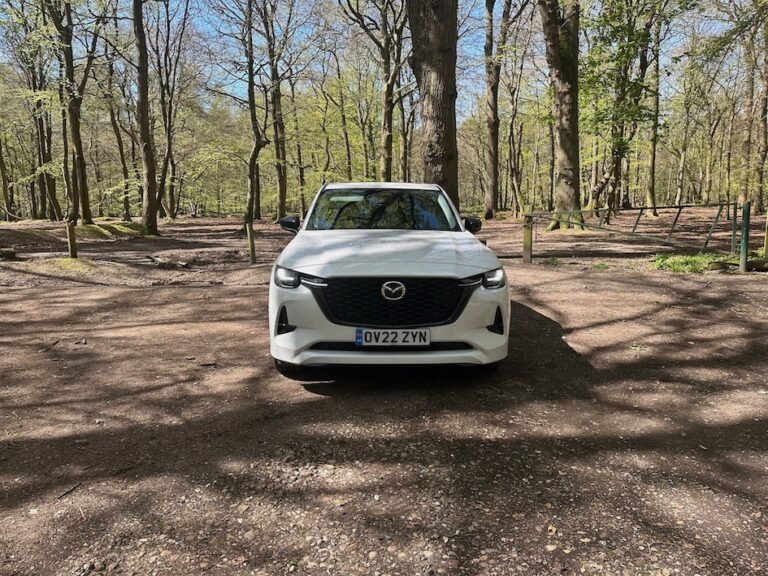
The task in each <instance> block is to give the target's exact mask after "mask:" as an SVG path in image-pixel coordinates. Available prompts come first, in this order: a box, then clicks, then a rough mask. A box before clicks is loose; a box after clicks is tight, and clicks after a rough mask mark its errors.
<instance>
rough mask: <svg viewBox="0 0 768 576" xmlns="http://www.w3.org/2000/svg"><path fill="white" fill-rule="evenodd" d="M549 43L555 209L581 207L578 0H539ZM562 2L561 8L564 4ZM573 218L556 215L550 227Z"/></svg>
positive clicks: (547, 49) (547, 50) (547, 43)
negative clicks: (553, 129) (553, 121)
mask: <svg viewBox="0 0 768 576" xmlns="http://www.w3.org/2000/svg"><path fill="white" fill-rule="evenodd" d="M537 3H538V7H539V14H540V16H541V22H542V28H543V30H544V38H545V42H546V53H547V65H548V66H549V77H550V80H551V83H552V93H553V114H554V118H555V157H556V167H557V176H556V178H557V183H556V186H555V210H556V211H569V210H579V209H580V208H581V195H580V192H579V186H580V181H579V170H580V168H579V161H580V159H579V154H580V150H579V12H580V9H579V2H578V0H561V1H558V0H537ZM561 4H562V7H561ZM565 220H571V218H570V217H569V215H567V214H560V215H557V216H555V219H554V220H553V222H552V224H551V225H550V228H557V227H559V226H561V223H560V221H565Z"/></svg>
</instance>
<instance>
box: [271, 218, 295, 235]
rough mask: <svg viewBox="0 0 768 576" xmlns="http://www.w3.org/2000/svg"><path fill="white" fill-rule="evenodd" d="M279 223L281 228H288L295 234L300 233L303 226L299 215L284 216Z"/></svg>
mask: <svg viewBox="0 0 768 576" xmlns="http://www.w3.org/2000/svg"><path fill="white" fill-rule="evenodd" d="M277 223H278V224H280V228H282V229H283V230H288V232H293V233H294V234H298V233H299V228H301V221H300V220H299V217H298V216H283V217H282V218H280V220H278V221H277Z"/></svg>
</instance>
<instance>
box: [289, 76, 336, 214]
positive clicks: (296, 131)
mask: <svg viewBox="0 0 768 576" xmlns="http://www.w3.org/2000/svg"><path fill="white" fill-rule="evenodd" d="M290 84H291V105H292V106H293V137H294V139H295V144H296V168H297V171H298V175H299V206H300V207H301V210H300V215H301V219H302V220H303V219H304V210H305V207H306V199H305V197H304V194H305V191H306V187H307V180H306V176H305V173H304V154H303V153H302V149H301V129H300V128H299V108H298V106H297V105H296V82H295V81H291V82H290ZM325 110H326V112H325V117H327V115H328V100H327V99H326V101H325ZM325 117H324V118H325ZM324 123H325V120H324ZM326 142H328V140H326ZM326 147H327V148H330V142H328V143H327V144H326ZM328 164H329V166H330V155H329V159H328Z"/></svg>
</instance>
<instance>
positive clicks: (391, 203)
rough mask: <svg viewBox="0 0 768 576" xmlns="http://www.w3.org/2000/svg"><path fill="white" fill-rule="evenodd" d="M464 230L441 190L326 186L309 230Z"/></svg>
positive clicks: (309, 224) (317, 203) (318, 200)
mask: <svg viewBox="0 0 768 576" xmlns="http://www.w3.org/2000/svg"><path fill="white" fill-rule="evenodd" d="M360 229H365V230H445V231H458V230H461V227H460V226H459V223H458V221H457V219H456V216H455V214H454V212H453V210H452V209H451V206H450V203H449V202H448V199H447V198H446V197H445V194H443V193H442V192H441V191H439V190H419V189H397V188H394V189H393V188H389V189H386V188H381V189H350V188H341V189H326V190H323V191H321V192H320V195H319V196H318V198H317V202H315V207H314V210H312V214H311V215H310V216H309V220H308V221H307V230H360Z"/></svg>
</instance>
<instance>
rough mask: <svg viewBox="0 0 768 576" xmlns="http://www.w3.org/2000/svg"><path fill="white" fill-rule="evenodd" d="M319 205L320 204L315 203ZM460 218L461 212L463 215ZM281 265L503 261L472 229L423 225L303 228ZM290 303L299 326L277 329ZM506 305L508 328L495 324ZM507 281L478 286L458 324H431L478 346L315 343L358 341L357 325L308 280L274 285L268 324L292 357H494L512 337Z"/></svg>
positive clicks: (439, 337) (480, 266) (381, 268)
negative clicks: (334, 313)
mask: <svg viewBox="0 0 768 576" xmlns="http://www.w3.org/2000/svg"><path fill="white" fill-rule="evenodd" d="M377 186H379V187H382V186H387V187H395V188H403V189H407V188H415V189H424V188H431V187H432V186H428V185H403V184H381V183H366V184H350V185H333V188H344V187H347V188H362V187H377ZM313 206H314V203H313ZM457 218H458V214H457ZM275 264H276V265H279V266H283V267H285V268H290V269H292V270H295V271H297V272H300V273H304V274H308V275H312V276H317V277H320V278H334V277H381V278H404V277H441V278H456V279H461V278H466V277H468V276H475V275H478V274H482V273H484V272H488V271H491V270H494V269H496V268H499V267H500V264H499V261H498V259H497V258H496V256H495V254H494V253H493V252H492V251H491V250H490V249H488V248H487V247H486V246H485V245H483V244H482V243H481V242H480V241H478V240H477V239H476V238H475V237H474V236H473V235H472V234H470V233H469V232H466V231H464V230H462V231H445V232H444V231H422V230H414V231H411V230H301V231H299V233H298V234H297V235H296V238H294V239H293V241H291V242H290V243H289V244H288V246H286V248H285V249H284V250H283V252H282V253H281V254H280V256H279V257H278V259H277V261H276V263H275ZM282 307H285V309H286V312H287V315H288V320H289V323H290V324H292V325H294V326H296V329H295V330H294V331H292V332H289V333H287V334H282V335H277V334H276V326H277V316H278V313H279V311H280V309H281V308H282ZM497 309H501V311H502V317H503V321H504V334H501V335H500V334H496V333H493V332H491V331H489V330H488V328H487V327H488V326H489V325H491V324H493V322H494V318H495V315H496V310H497ZM509 316H510V312H509V295H508V290H507V287H506V286H504V287H503V288H496V289H487V288H484V287H482V286H480V287H478V288H477V289H476V290H475V291H474V292H473V293H472V296H471V297H470V299H469V301H468V302H467V305H466V307H465V308H464V310H463V312H462V313H461V315H460V316H459V317H458V318H457V319H456V321H454V322H453V323H451V324H446V325H442V326H432V327H430V331H431V340H432V342H433V343H437V342H465V343H467V344H469V345H470V346H471V347H472V349H471V350H457V351H439V352H437V351H418V350H413V351H395V352H379V351H376V352H371V351H368V352H366V351H365V349H364V348H361V349H360V350H355V351H326V350H312V346H313V345H315V344H318V343H321V342H354V341H355V327H352V326H342V325H338V324H334V323H332V322H330V321H329V320H328V318H326V316H325V314H324V313H323V311H322V310H321V309H320V306H319V305H318V304H317V302H316V300H315V297H314V295H313V294H312V292H311V290H310V289H309V288H307V287H306V286H303V285H302V286H299V287H298V288H293V289H288V288H281V287H279V286H277V285H276V284H275V282H274V268H273V273H272V281H271V282H270V287H269V330H270V342H271V344H270V351H271V353H272V356H273V357H274V358H275V359H277V360H281V361H284V362H287V363H290V364H298V365H322V364H478V365H481V364H490V363H493V362H498V361H500V360H503V359H504V358H505V357H506V356H507V343H508V337H509Z"/></svg>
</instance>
